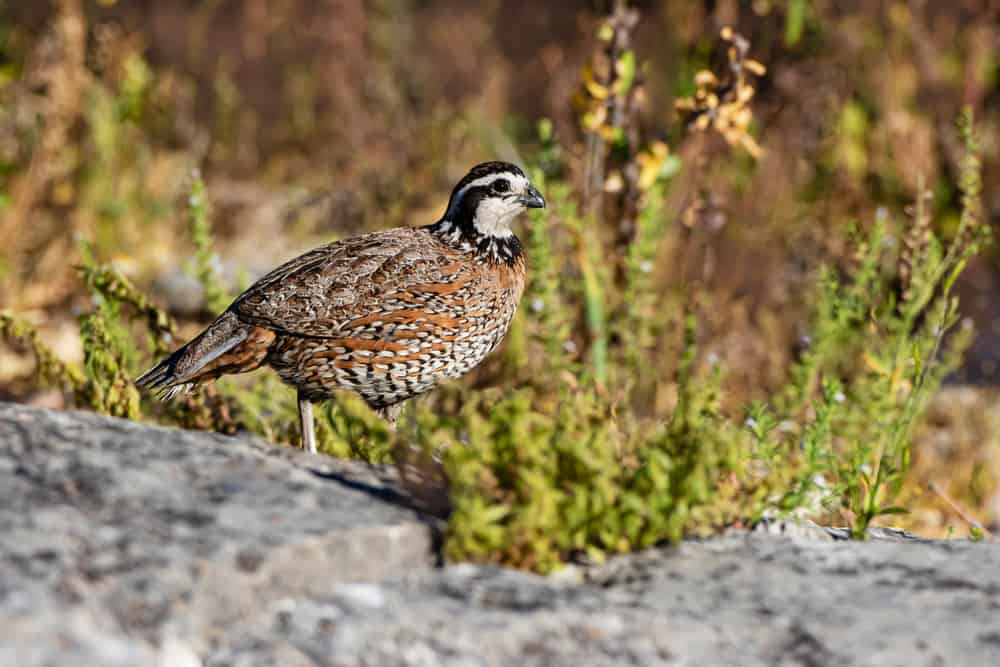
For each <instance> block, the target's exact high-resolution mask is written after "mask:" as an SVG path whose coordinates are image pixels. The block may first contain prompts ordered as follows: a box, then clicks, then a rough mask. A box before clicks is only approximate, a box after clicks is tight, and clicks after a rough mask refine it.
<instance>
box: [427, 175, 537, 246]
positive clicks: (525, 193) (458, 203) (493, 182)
mask: <svg viewBox="0 0 1000 667" xmlns="http://www.w3.org/2000/svg"><path fill="white" fill-rule="evenodd" d="M529 208H545V198H544V197H542V194H541V193H540V192H539V191H538V190H537V189H535V186H533V185H532V184H531V181H529V180H528V177H527V176H525V175H524V172H523V171H521V168H520V167H518V166H517V165H514V164H510V163H509V162H484V163H482V164H477V165H476V166H475V167H473V168H472V169H471V170H470V171H469V173H468V174H466V175H465V177H464V178H463V179H462V180H460V181H459V182H458V184H457V185H456V186H455V189H454V190H452V193H451V199H449V200H448V210H447V212H446V213H445V214H444V220H446V221H448V222H450V223H451V224H453V225H455V226H456V227H458V228H459V229H462V230H463V231H464V232H465V233H468V234H471V235H475V236H485V237H488V238H505V237H508V236H512V235H513V232H512V231H511V229H510V225H511V223H512V222H513V221H514V218H516V217H517V215H518V214H519V213H521V212H523V211H524V210H525V209H529Z"/></svg>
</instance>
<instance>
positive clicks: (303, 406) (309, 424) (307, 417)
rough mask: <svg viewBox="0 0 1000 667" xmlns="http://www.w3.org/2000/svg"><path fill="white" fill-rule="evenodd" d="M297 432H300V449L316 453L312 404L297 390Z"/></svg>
mask: <svg viewBox="0 0 1000 667" xmlns="http://www.w3.org/2000/svg"><path fill="white" fill-rule="evenodd" d="M298 398H299V432H300V433H301V434H302V449H304V450H306V451H307V452H309V453H310V454H315V453H316V429H315V426H314V425H313V404H312V403H310V402H309V400H308V399H307V398H306V397H305V396H303V395H302V392H301V391H300V392H299V397H298Z"/></svg>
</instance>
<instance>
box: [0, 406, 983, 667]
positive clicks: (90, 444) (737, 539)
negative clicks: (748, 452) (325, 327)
mask: <svg viewBox="0 0 1000 667" xmlns="http://www.w3.org/2000/svg"><path fill="white" fill-rule="evenodd" d="M0 500H2V502H0V665H4V666H6V665H16V666H17V667H35V666H39V667H41V666H45V667H49V666H61V665H72V666H73V667H82V666H84V665H86V666H94V667H104V666H109V667H110V666H116V667H117V666H126V665H128V666H131V665H143V666H147V665H152V666H155V667H168V666H169V667H197V666H203V667H224V666H225V667H263V666H266V665H274V666H275V667H277V666H281V667H299V666H302V667H306V666H314V665H315V666H319V665H324V666H325V665H345V666H346V665H455V666H458V665H461V666H466V665H469V666H473V665H631V664H634V665H993V664H1000V546H998V545H997V544H996V543H986V544H971V543H965V542H927V541H918V540H903V539H892V538H895V537H898V536H897V535H896V534H894V533H892V532H891V531H884V532H883V533H881V534H880V536H881V537H882V538H883V539H877V540H873V541H871V542H868V543H851V542H846V541H843V540H839V539H835V538H836V537H838V536H840V533H838V532H837V531H828V530H823V529H816V528H812V529H808V528H807V529H804V530H797V531H783V530H781V527H782V525H780V524H779V525H772V526H768V527H767V528H766V529H765V530H762V531H758V532H756V533H733V534H730V535H727V536H725V537H721V538H717V539H713V540H708V541H705V542H689V543H685V544H683V545H681V546H680V547H677V548H667V549H658V550H651V551H649V552H646V553H642V554H636V555H633V556H629V557H624V558H618V559H614V560H612V561H611V562H609V563H608V564H606V565H603V566H599V567H593V568H580V569H569V570H567V571H564V572H562V573H560V574H559V575H557V576H556V577H550V578H541V577H535V576H532V575H527V574H523V573H518V572H510V571H505V570H502V569H497V568H490V567H479V566H470V565H450V566H447V567H444V568H437V567H435V566H434V564H435V560H436V558H435V549H434V546H435V536H434V531H433V525H432V524H431V523H429V522H427V521H425V520H422V519H421V517H419V516H418V515H417V514H416V513H415V512H413V511H411V510H409V509H407V508H406V504H405V502H403V501H402V500H403V499H401V498H400V496H399V494H398V492H397V490H396V487H395V485H394V482H393V479H392V476H391V474H389V473H388V472H385V471H379V470H377V469H371V468H367V467H364V466H359V465H355V464H350V463H343V462H336V461H330V460H329V459H325V458H323V457H316V456H310V455H308V454H304V453H301V452H297V451H294V450H290V449H288V448H276V447H272V446H269V445H265V444H262V443H259V442H253V441H243V440H235V439H229V438H224V437H220V436H215V435H210V434H198V433H186V432H180V431H174V430H169V429H161V428H153V427H148V426H143V425H138V424H132V423H129V422H124V421H120V420H113V419H107V418H102V417H98V416H94V415H88V414H82V413H58V412H47V411H42V410H33V409H28V408H24V407H21V406H16V405H9V404H0Z"/></svg>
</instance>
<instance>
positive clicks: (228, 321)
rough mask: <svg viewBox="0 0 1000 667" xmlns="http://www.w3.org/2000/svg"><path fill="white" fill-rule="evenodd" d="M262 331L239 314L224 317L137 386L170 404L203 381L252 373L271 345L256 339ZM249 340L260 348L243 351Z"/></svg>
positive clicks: (165, 361)
mask: <svg viewBox="0 0 1000 667" xmlns="http://www.w3.org/2000/svg"><path fill="white" fill-rule="evenodd" d="M259 329H260V328H259V327H254V326H253V325H250V324H246V323H244V322H241V321H240V319H239V318H238V317H237V316H236V314H235V313H232V312H226V313H223V314H222V315H220V316H219V317H218V319H216V320H215V322H212V324H210V325H209V326H208V328H206V329H205V330H204V331H202V332H201V333H200V334H198V336H197V337H196V338H195V339H194V340H192V341H191V342H190V343H188V344H187V345H185V346H183V347H181V348H180V349H179V350H177V351H176V352H174V353H173V354H171V355H169V356H167V357H166V358H165V359H163V360H162V361H160V362H159V363H158V364H156V365H155V366H153V367H152V368H150V369H149V370H148V371H146V372H145V373H143V374H142V375H140V376H139V377H138V378H136V380H135V384H136V386H137V387H144V388H147V389H151V390H153V391H154V392H156V393H157V395H158V396H159V397H160V398H162V399H165V400H166V399H171V398H174V397H175V396H177V395H178V394H180V393H182V392H186V391H189V390H190V389H191V388H192V387H194V386H195V385H196V384H198V383H199V382H201V381H204V380H210V379H214V378H216V377H218V376H219V375H223V374H225V373H234V372H235V373H238V372H241V371H244V370H252V369H253V368H256V367H257V366H259V365H260V362H261V361H262V360H263V358H264V356H266V352H267V347H268V346H269V344H270V342H271V340H266V341H264V340H260V335H254V334H257V332H258V330H259ZM268 333H270V332H268ZM248 338H253V339H255V340H254V341H253V342H255V343H258V344H255V345H252V346H250V349H247V350H241V347H247V346H245V345H243V343H245V342H247V339H248ZM271 339H272V340H273V334H271ZM260 343H263V346H261V345H260ZM248 353H249V354H248Z"/></svg>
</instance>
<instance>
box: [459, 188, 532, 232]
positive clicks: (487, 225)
mask: <svg viewBox="0 0 1000 667" xmlns="http://www.w3.org/2000/svg"><path fill="white" fill-rule="evenodd" d="M523 210H524V205H523V204H521V203H520V202H518V201H517V198H516V197H486V198H484V199H483V200H482V201H480V202H479V206H477V207H476V215H475V217H474V218H473V219H472V225H473V226H474V227H475V228H476V231H477V232H479V233H480V234H482V235H483V236H494V237H496V238H505V237H507V236H511V235H513V233H514V232H513V231H512V230H511V228H510V226H511V224H512V223H513V222H514V218H516V217H517V215H518V214H519V213H520V212H521V211H523Z"/></svg>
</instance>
